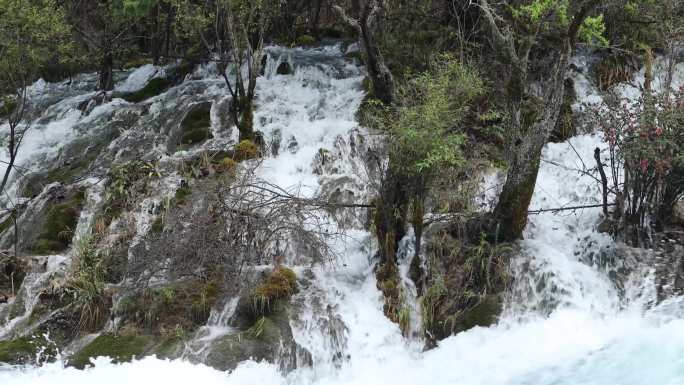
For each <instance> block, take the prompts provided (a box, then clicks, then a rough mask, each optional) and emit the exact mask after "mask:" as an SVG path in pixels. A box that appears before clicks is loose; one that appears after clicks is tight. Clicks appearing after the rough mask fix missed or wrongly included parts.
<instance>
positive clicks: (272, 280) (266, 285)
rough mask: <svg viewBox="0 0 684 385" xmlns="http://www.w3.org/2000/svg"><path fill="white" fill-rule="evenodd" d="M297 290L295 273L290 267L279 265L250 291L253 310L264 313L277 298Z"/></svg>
mask: <svg viewBox="0 0 684 385" xmlns="http://www.w3.org/2000/svg"><path fill="white" fill-rule="evenodd" d="M296 291H297V275H296V274H295V272H294V271H292V270H291V269H288V268H286V267H280V268H278V269H276V270H274V271H273V272H271V274H269V275H268V277H266V279H265V280H264V281H263V282H262V283H261V284H260V285H259V286H257V287H256V288H255V289H254V292H253V293H252V296H251V297H252V307H253V312H254V313H255V314H257V315H266V314H268V313H269V312H271V310H272V309H273V308H274V305H275V304H276V302H277V301H278V300H281V299H286V298H289V297H290V296H291V295H292V294H294V293H295V292H296Z"/></svg>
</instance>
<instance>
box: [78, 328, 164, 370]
mask: <svg viewBox="0 0 684 385" xmlns="http://www.w3.org/2000/svg"><path fill="white" fill-rule="evenodd" d="M150 341H151V338H150V337H149V336H115V335H109V334H106V335H101V336H99V337H97V338H95V339H94V340H93V342H91V343H90V344H88V345H86V347H84V348H83V349H81V351H79V352H78V353H76V354H74V355H73V356H72V357H71V358H70V359H69V365H71V366H74V367H76V368H79V369H83V368H84V367H85V366H86V365H89V364H90V359H91V358H95V357H103V356H106V357H111V358H112V359H113V360H114V362H128V361H131V360H132V359H133V358H134V357H139V356H140V355H142V354H143V353H144V352H145V348H146V347H147V345H148V344H149V343H150Z"/></svg>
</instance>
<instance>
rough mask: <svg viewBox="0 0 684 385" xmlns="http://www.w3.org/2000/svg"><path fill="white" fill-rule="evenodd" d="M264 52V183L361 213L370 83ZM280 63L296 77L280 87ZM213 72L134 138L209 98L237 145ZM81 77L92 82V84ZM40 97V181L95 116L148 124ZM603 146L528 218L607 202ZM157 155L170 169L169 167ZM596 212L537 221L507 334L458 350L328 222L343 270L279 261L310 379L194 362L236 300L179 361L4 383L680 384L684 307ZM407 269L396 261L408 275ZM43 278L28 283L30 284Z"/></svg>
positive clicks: (227, 137) (587, 151)
mask: <svg viewBox="0 0 684 385" xmlns="http://www.w3.org/2000/svg"><path fill="white" fill-rule="evenodd" d="M267 52H268V55H269V57H270V60H269V61H268V65H267V68H266V70H265V75H264V76H263V77H261V78H259V80H258V82H257V95H258V97H257V103H256V105H257V107H256V111H255V128H256V129H258V130H260V131H262V132H263V133H264V135H265V139H266V142H267V143H269V146H270V148H271V150H272V151H271V152H272V154H270V155H269V156H267V157H266V158H265V159H264V160H263V162H262V164H261V166H260V168H259V169H258V171H257V172H258V173H259V177H260V178H263V179H264V180H266V181H269V182H272V183H274V184H277V185H279V186H282V187H283V188H286V189H288V190H289V191H296V192H297V193H298V194H301V195H302V196H313V195H314V194H321V195H323V196H327V197H331V196H333V195H334V196H339V195H342V196H343V197H346V199H348V200H349V201H352V202H357V203H358V202H367V201H368V200H369V199H370V197H371V194H372V191H371V189H370V188H369V187H368V186H369V185H370V178H371V176H370V175H369V172H368V170H366V169H365V167H364V157H365V155H366V152H367V151H368V149H369V147H370V146H371V144H372V143H373V141H374V140H375V139H373V136H372V135H369V133H368V131H367V130H366V129H365V128H363V127H359V124H358V123H357V121H356V118H355V112H356V110H357V108H358V106H359V104H360V103H361V101H362V98H363V96H364V94H363V90H362V85H361V84H362V79H363V77H364V73H363V72H362V69H361V68H360V67H359V66H358V65H357V64H355V63H353V62H351V61H350V60H347V59H346V58H345V57H344V49H343V48H342V47H341V46H339V45H334V46H325V47H320V48H314V49H301V48H293V49H288V48H281V47H269V48H268V50H267ZM284 61H287V62H288V63H289V65H290V67H291V69H292V71H293V73H292V74H289V75H279V74H277V68H278V66H279V65H280V63H282V62H284ZM575 61H576V62H577V63H575V64H576V66H577V67H578V68H580V70H578V71H579V72H577V73H575V74H574V76H575V77H576V78H577V79H578V81H577V82H576V87H578V95H580V97H581V98H582V99H583V100H581V102H588V103H596V102H597V100H600V97H599V96H598V92H597V91H596V90H595V89H593V88H592V87H591V82H590V81H589V80H587V76H586V73H582V72H581V69H582V66H583V65H582V63H581V60H580V59H577V58H576V59H575ZM585 69H586V68H585ZM159 71H162V69H158V68H157V69H155V68H153V67H152V66H146V67H143V68H141V69H139V70H137V71H135V72H133V73H132V74H128V76H127V77H122V78H120V79H119V85H118V86H117V87H120V89H135V88H139V87H141V84H144V82H145V81H146V80H148V79H149V78H151V77H154V76H157V74H158V73H160V72H159ZM213 71H214V69H212V68H211V67H210V66H209V67H202V68H199V69H197V70H196V71H195V73H194V74H193V75H192V76H191V79H188V80H187V81H186V82H184V83H183V84H181V85H178V86H175V87H173V88H171V89H170V90H168V91H166V92H165V93H164V94H162V95H159V96H157V97H155V98H154V99H153V100H152V101H151V102H147V103H146V105H147V107H146V108H147V110H149V112H148V114H149V115H150V116H147V117H141V118H140V121H139V122H138V123H136V125H135V126H134V128H140V129H142V127H147V126H148V125H149V126H151V127H154V130H158V131H159V132H165V130H166V132H168V131H169V130H171V129H170V128H168V127H166V126H171V124H170V123H169V122H172V121H174V120H176V121H177V120H178V119H179V115H178V113H177V112H174V111H173V110H174V109H176V108H177V107H178V106H181V105H183V104H187V103H194V102H199V101H201V100H212V101H214V106H213V107H212V129H214V130H215V135H214V136H215V138H214V140H213V141H212V142H211V143H208V144H206V145H205V147H211V146H217V147H220V146H223V145H226V143H231V141H234V140H235V136H236V135H235V132H222V131H220V130H219V128H218V127H219V126H220V119H221V117H220V116H219V113H218V108H219V107H218V105H220V104H221V103H222V102H223V101H225V94H224V93H223V92H224V90H222V89H221V79H220V78H219V77H218V76H216V74H215V72H213ZM682 74H684V68H682ZM84 79H85V80H82V82H84V83H87V82H89V81H92V79H90V78H89V77H87V76H86V77H85V78H84ZM34 88H40V89H41V91H36V92H38V93H40V95H42V96H41V97H42V98H44V99H45V100H46V102H45V103H48V102H47V100H53V102H54V101H55V100H61V101H59V102H56V104H54V105H52V107H50V108H48V109H47V111H46V112H45V113H44V115H43V117H42V118H41V119H40V121H41V122H43V123H41V125H40V126H39V127H36V128H35V129H34V131H35V132H36V133H35V138H36V139H32V141H30V142H29V143H33V144H32V145H31V147H29V148H30V151H31V153H28V154H26V157H25V158H22V159H21V162H22V164H24V165H26V166H31V167H40V162H42V161H45V159H54V157H55V156H56V154H55V152H54V151H55V149H56V148H59V146H60V143H62V142H64V141H69V140H73V138H74V137H77V136H79V135H90V134H91V133H89V132H88V127H91V128H92V127H96V128H92V129H93V130H96V129H101V127H102V125H104V123H100V124H93V123H92V122H93V121H95V120H97V119H98V116H100V117H101V116H107V117H108V118H107V119H108V120H111V119H114V118H115V117H116V116H121V114H123V113H124V112H126V111H127V112H128V113H134V114H140V111H141V110H142V107H140V106H138V105H135V104H130V103H125V102H123V101H121V100H120V99H114V100H112V101H109V102H105V103H104V104H102V105H101V106H98V107H96V108H95V110H93V111H92V112H91V113H90V115H89V116H88V117H85V118H84V117H81V116H80V112H78V114H79V115H78V116H76V114H77V113H76V112H74V108H75V106H76V105H77V104H79V103H81V102H83V101H84V100H87V99H88V98H91V97H92V92H90V91H88V88H87V87H86V86H83V87H82V88H79V87H75V86H74V87H71V88H69V87H67V86H66V85H46V84H44V83H39V84H37V85H35V86H34ZM197 90H201V91H197ZM48 104H49V103H48ZM577 107H578V108H579V106H577ZM107 119H105V120H107ZM98 127H99V128H98ZM165 127H166V128H165ZM134 134H135V135H144V134H143V133H134V132H133V131H127V134H126V135H124V136H122V137H119V138H118V139H116V140H115V141H114V142H112V143H111V144H109V147H110V148H112V149H115V150H114V151H113V153H114V154H115V155H114V156H119V151H120V148H121V147H117V146H122V145H123V144H124V143H129V142H130V143H135V142H131V140H132V139H131V138H133V135H134ZM596 147H599V148H605V143H604V142H603V140H602V138H601V136H600V135H599V134H596V133H592V132H591V131H587V133H585V134H581V135H578V136H576V137H573V138H571V139H570V140H568V141H567V142H565V143H556V144H553V143H551V144H548V145H547V146H546V147H545V148H544V151H543V156H542V159H543V161H542V165H541V169H540V172H539V177H538V180H537V185H536V188H535V193H534V197H533V201H532V207H531V208H532V209H547V208H556V207H563V206H579V205H593V204H596V203H600V199H601V191H600V189H599V185H598V184H597V183H596V181H595V179H594V178H592V176H591V175H587V173H586V172H583V171H586V170H587V169H589V168H591V167H593V166H592V165H589V163H591V162H593V151H594V148H596ZM117 148H118V150H117ZM149 149H150V151H153V150H154V149H155V146H151V147H150V148H149ZM322 154H325V156H324V158H325V159H322V157H323V155H322ZM182 155H183V154H181V155H178V156H182ZM159 156H160V158H161V159H162V160H163V159H165V158H164V157H166V156H168V155H163V154H161V153H159ZM51 157H52V158H51ZM170 178H171V179H173V178H176V179H177V178H178V176H177V175H176V176H173V177H170ZM490 179H491V180H493V179H496V178H487V180H490ZM161 194H163V193H161ZM600 214H601V209H600V208H587V209H578V210H573V211H563V212H557V213H556V212H544V213H540V214H538V215H531V216H530V218H529V224H528V227H527V229H526V231H525V240H524V241H522V242H521V246H522V252H521V254H520V255H519V256H517V257H516V258H515V259H514V260H513V261H512V262H511V269H512V271H513V273H514V276H515V283H514V286H513V287H512V288H511V290H510V293H509V296H508V298H507V301H506V306H505V309H504V313H503V315H502V318H501V319H500V321H499V322H498V323H497V324H496V325H493V326H491V327H487V328H482V327H476V328H473V329H471V330H468V331H466V332H463V333H459V334H457V335H455V336H451V337H449V338H447V339H445V340H443V341H441V342H440V343H439V346H438V347H436V348H435V349H432V350H429V351H423V343H422V341H419V340H417V339H414V338H405V337H404V336H402V334H401V331H400V330H399V327H398V326H397V325H396V324H394V323H392V322H390V321H389V320H388V319H387V318H386V317H385V315H384V314H383V311H382V297H381V293H380V292H379V290H378V289H377V288H376V282H375V275H374V274H373V262H372V256H373V253H374V247H375V246H374V244H373V235H372V234H371V233H369V232H368V231H367V230H365V229H364V227H363V226H362V224H361V223H354V221H352V222H351V223H346V224H345V226H342V225H341V224H335V223H331V224H329V226H330V228H329V229H327V230H329V231H331V232H334V231H336V230H339V229H338V228H337V226H339V227H340V228H342V227H344V230H345V231H344V236H343V237H339V238H336V239H333V240H331V244H330V247H331V249H332V250H334V252H335V254H336V255H338V256H339V258H338V259H336V260H335V261H333V262H329V263H322V264H317V265H314V266H310V265H309V264H308V263H306V261H303V260H301V259H298V258H296V257H294V258H291V260H288V261H286V262H287V263H288V264H289V265H294V266H295V269H296V270H297V272H298V274H299V275H300V276H303V277H305V279H304V281H305V282H304V283H303V284H302V286H301V287H300V291H299V293H298V294H296V295H295V296H294V297H293V299H292V302H293V309H295V310H296V314H295V315H294V317H293V319H292V320H291V326H292V330H293V335H294V338H295V340H296V341H297V343H298V344H299V345H301V346H302V347H303V348H305V349H306V350H308V352H309V353H310V354H311V360H312V365H311V366H310V367H301V368H297V369H296V370H294V371H292V372H290V373H288V374H283V373H281V372H280V371H279V367H278V365H277V364H270V363H265V362H254V361H245V362H243V363H242V364H240V365H239V366H238V367H237V368H236V369H235V370H234V371H232V372H221V371H217V370H214V369H211V368H209V367H206V366H204V365H202V364H193V363H191V362H194V361H193V360H192V358H193V357H197V356H201V355H202V354H203V353H204V350H203V349H205V348H206V347H207V346H208V341H211V340H212V339H214V338H216V337H217V336H219V335H222V334H227V333H231V328H230V326H229V319H230V316H231V314H232V313H233V312H234V310H235V306H237V300H236V299H227V300H226V301H223V302H222V303H221V305H220V308H219V309H214V310H213V311H212V314H211V316H210V320H209V323H208V324H207V325H206V326H204V327H202V328H201V329H200V330H199V331H198V333H197V336H196V337H195V338H194V339H193V341H192V342H191V343H189V344H188V346H186V353H185V354H184V359H179V360H173V361H168V360H159V359H156V358H154V357H146V358H143V359H139V360H135V361H133V362H131V363H123V364H113V363H111V362H110V361H109V360H108V359H107V358H98V359H97V360H96V363H95V367H94V368H89V369H86V370H84V371H79V370H75V369H73V368H67V367H64V366H63V363H62V362H55V363H50V364H44V365H43V366H40V367H32V366H29V367H0V381H1V382H2V383H3V384H8V385H19V384H54V385H59V384H65V385H66V384H80V383H84V384H85V383H101V384H121V383H126V382H131V383H143V382H148V381H150V382H155V383H163V384H169V385H170V384H187V383H202V384H208V385H209V384H224V383H229V384H238V385H246V384H269V385H271V384H297V385H302V384H317V385H323V384H325V385H341V384H392V385H403V384H406V385H416V384H423V383H428V384H444V385H528V384H530V385H531V384H535V385H562V384H567V385H570V384H572V385H577V384H582V385H590V384H596V385H607V384H621V385H644V384H658V385H677V384H684V319H683V316H684V302H683V301H682V300H681V299H677V298H675V299H672V300H670V301H666V302H664V303H661V304H659V305H657V306H656V305H654V304H655V300H654V291H653V287H652V286H653V277H652V275H653V271H652V270H651V269H649V268H648V266H644V265H643V261H633V260H623V259H620V256H616V255H615V244H614V242H613V240H612V239H610V237H608V236H606V235H605V234H601V233H599V232H598V231H597V230H596V228H597V225H598V223H599V221H600ZM409 245H410V242H406V244H405V245H404V246H405V247H407V248H408V247H410V246H409ZM405 251H406V252H407V253H406V254H409V255H410V254H411V253H410V252H409V251H410V250H408V249H407V250H405ZM408 259H410V258H406V259H404V260H403V262H401V269H400V270H401V271H402V273H403V274H404V275H405V273H406V269H407V264H408V262H409V261H408ZM617 271H619V273H616V272H617ZM38 279H39V277H37V276H36V277H32V278H31V280H30V281H29V283H30V282H33V280H38ZM29 286H31V285H29ZM407 289H408V290H407V292H409V293H410V296H411V297H412V298H409V301H410V303H412V305H413V306H412V307H413V308H414V309H413V317H412V318H413V322H414V324H413V327H414V328H417V327H418V326H419V325H418V322H419V320H418V319H417V318H418V317H417V311H416V307H417V304H416V303H414V302H413V301H415V291H414V290H412V288H411V287H410V285H409V286H408V287H407ZM26 297H27V299H28V298H29V297H30V293H27V294H26ZM0 306H3V305H0ZM3 309H4V307H0V315H1V314H3ZM1 330H2V329H0V331H1ZM0 336H1V333H0Z"/></svg>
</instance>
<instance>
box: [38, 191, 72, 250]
mask: <svg viewBox="0 0 684 385" xmlns="http://www.w3.org/2000/svg"><path fill="white" fill-rule="evenodd" d="M84 199H85V193H84V192H83V190H79V191H77V192H76V193H75V194H74V195H73V196H72V197H71V198H70V199H69V200H67V201H65V202H62V203H57V204H53V205H52V206H51V207H50V208H49V209H48V211H47V217H46V220H45V224H44V225H43V229H42V232H41V233H40V234H41V235H40V236H39V237H38V239H37V240H36V242H35V243H34V244H33V246H32V247H31V250H32V251H33V252H34V253H36V254H50V253H56V252H60V251H64V250H66V249H67V248H68V247H69V245H70V244H71V239H72V238H73V235H74V231H75V230H76V225H77V224H78V218H79V216H80V214H81V208H82V206H83V200H84Z"/></svg>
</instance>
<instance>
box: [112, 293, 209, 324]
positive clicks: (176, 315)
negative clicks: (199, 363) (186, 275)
mask: <svg viewBox="0 0 684 385" xmlns="http://www.w3.org/2000/svg"><path fill="white" fill-rule="evenodd" d="M218 296H219V289H218V284H217V283H216V282H203V281H190V282H180V283H175V284H170V285H166V286H160V287H155V288H148V289H145V290H143V291H139V292H135V293H133V294H130V295H128V296H126V297H124V298H122V299H121V301H120V302H119V303H118V305H117V308H116V310H115V313H116V314H117V315H118V316H120V317H122V319H123V321H124V322H125V323H126V324H129V325H132V326H134V327H136V328H140V329H144V330H147V331H149V332H155V333H156V332H160V333H161V332H162V331H163V330H175V329H179V330H183V331H190V330H194V329H195V328H197V327H198V326H200V325H203V324H205V323H206V321H207V319H208V318H209V313H210V311H211V307H212V306H213V305H214V303H215V302H216V300H217V298H218Z"/></svg>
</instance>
